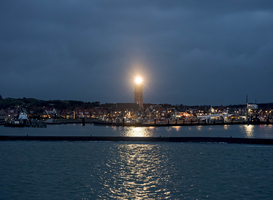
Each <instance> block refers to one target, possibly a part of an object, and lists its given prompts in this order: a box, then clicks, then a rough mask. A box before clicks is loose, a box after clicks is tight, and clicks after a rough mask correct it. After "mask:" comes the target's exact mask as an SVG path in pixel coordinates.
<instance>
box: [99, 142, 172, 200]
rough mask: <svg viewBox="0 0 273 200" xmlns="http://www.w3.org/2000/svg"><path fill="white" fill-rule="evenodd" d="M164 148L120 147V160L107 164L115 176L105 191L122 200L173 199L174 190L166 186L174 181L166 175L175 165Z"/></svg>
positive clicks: (112, 160) (118, 152)
mask: <svg viewBox="0 0 273 200" xmlns="http://www.w3.org/2000/svg"><path fill="white" fill-rule="evenodd" d="M160 149H161V148H159V146H158V145H147V144H123V145H119V146H118V151H117V153H116V154H115V156H116V157H111V158H110V159H109V160H108V162H107V163H106V166H108V168H109V169H108V172H110V173H111V177H108V180H105V182H104V185H103V187H104V188H103V190H104V191H110V192H109V194H105V195H106V196H108V197H110V198H118V199H147V198H156V197H157V198H158V197H161V198H163V199H167V198H170V197H171V195H170V191H169V190H168V189H166V188H165V187H163V185H164V184H165V183H167V182H169V181H170V180H169V177H168V176H166V175H164V174H166V173H169V171H168V170H171V169H172V167H171V166H172V165H170V163H168V162H169V159H168V157H166V156H165V153H163V152H160ZM117 157H118V158H117ZM169 165H170V167H169V168H165V167H166V166H169ZM106 173H107V172H106ZM102 178H103V179H105V177H102ZM104 197H105V196H103V195H102V196H100V198H104Z"/></svg>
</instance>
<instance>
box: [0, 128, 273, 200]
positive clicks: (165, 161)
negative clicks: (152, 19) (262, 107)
mask: <svg viewBox="0 0 273 200" xmlns="http://www.w3.org/2000/svg"><path fill="white" fill-rule="evenodd" d="M0 135H43V136H45V135H51V136H54V135H59V136H66V135H67V136H72V135H73V136H78V135H79V136H85V135H94V136H139V137H145V136H146V137H147V136H149V137H152V136H162V137H170V136H171V137H176V136H177V137H183V136H185V137H186V136H196V137H197V136H202V137H204V136H208V137H229V136H232V137H247V138H273V128H272V126H265V125H262V126H258V125H257V126H245V125H242V126H241V125H232V126H202V127H197V126H192V127H160V128H158V127H154V128H143V127H135V128H134V127H104V126H93V125H88V124H87V125H85V126H81V125H73V124H70V125H52V126H48V128H8V127H3V126H0ZM272 158H273V146H272V145H246V144H225V143H168V142H162V143H156V142H41V141H1V142H0V159H1V165H0V188H1V195H0V199H271V198H272V195H273V191H272V187H273V176H272V172H273V165H272Z"/></svg>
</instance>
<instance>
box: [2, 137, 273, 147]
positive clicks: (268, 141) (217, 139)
mask: <svg viewBox="0 0 273 200" xmlns="http://www.w3.org/2000/svg"><path fill="white" fill-rule="evenodd" d="M20 140H21V141H114V142H119V141H122V142H195V143H204V142H210V143H233V144H266V145H273V139H256V138H232V137H230V138H226V137H108V136H104V137H103V136H0V141H20Z"/></svg>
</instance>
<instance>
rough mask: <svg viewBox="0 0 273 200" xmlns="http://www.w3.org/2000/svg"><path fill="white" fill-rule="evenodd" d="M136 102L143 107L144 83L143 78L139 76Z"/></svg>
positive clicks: (136, 85)
mask: <svg viewBox="0 0 273 200" xmlns="http://www.w3.org/2000/svg"><path fill="white" fill-rule="evenodd" d="M135 82H136V83H135V101H134V102H135V103H137V104H138V105H139V108H141V109H142V108H143V84H142V78H140V77H137V78H136V80H135Z"/></svg>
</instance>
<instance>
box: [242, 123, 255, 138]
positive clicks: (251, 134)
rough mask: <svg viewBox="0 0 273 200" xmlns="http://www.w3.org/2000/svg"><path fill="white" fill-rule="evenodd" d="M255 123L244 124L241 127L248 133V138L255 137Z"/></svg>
mask: <svg viewBox="0 0 273 200" xmlns="http://www.w3.org/2000/svg"><path fill="white" fill-rule="evenodd" d="M254 127H255V126H254V125H242V126H240V128H241V129H243V131H244V132H245V134H246V137H247V138H253V137H254Z"/></svg>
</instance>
